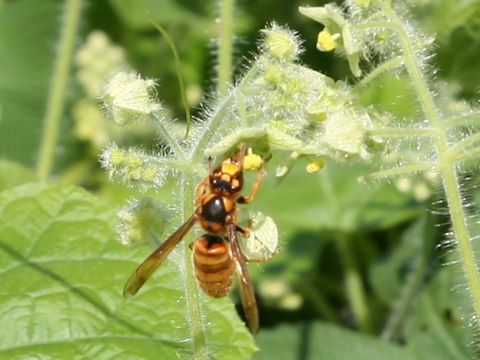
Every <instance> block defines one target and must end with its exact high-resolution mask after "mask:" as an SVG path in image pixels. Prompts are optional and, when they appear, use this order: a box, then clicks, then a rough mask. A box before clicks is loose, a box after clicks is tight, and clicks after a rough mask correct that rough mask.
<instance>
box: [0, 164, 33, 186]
mask: <svg viewBox="0 0 480 360" xmlns="http://www.w3.org/2000/svg"><path fill="white" fill-rule="evenodd" d="M36 180H37V179H36V177H35V175H34V174H33V173H32V172H31V171H30V170H29V169H27V168H25V167H23V166H22V165H20V164H18V163H14V162H11V161H7V160H0V191H3V190H5V189H9V188H12V187H14V186H17V185H22V184H25V183H28V182H32V181H36Z"/></svg>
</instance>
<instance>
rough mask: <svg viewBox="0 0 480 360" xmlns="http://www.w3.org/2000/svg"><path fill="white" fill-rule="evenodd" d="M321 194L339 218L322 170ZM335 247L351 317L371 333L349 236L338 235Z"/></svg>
mask: <svg viewBox="0 0 480 360" xmlns="http://www.w3.org/2000/svg"><path fill="white" fill-rule="evenodd" d="M322 187H323V192H324V193H325V194H326V201H327V203H328V205H329V208H330V209H331V212H332V214H333V217H334V218H335V219H340V218H341V213H340V211H341V209H340V207H339V202H338V201H337V199H336V198H335V197H334V194H335V192H334V191H333V186H332V180H331V177H330V176H329V174H328V171H327V170H324V176H323V177H322ZM335 240H336V246H337V248H338V252H339V254H340V259H341V262H342V265H343V269H344V272H345V280H346V286H347V297H348V301H349V303H350V306H351V308H352V312H353V315H354V317H355V320H356V322H357V325H358V327H359V328H360V329H361V330H362V331H364V332H367V333H370V332H372V330H373V327H372V324H371V322H370V312H369V309H368V306H367V300H366V295H365V289H364V287H363V282H362V277H361V274H360V271H359V268H358V264H357V263H356V261H355V256H354V252H353V250H352V244H351V236H350V235H348V234H345V233H339V234H337V236H336V237H335Z"/></svg>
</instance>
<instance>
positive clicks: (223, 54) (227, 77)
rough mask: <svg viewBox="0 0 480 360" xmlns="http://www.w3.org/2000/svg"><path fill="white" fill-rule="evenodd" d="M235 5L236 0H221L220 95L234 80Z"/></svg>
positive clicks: (218, 87) (219, 41)
mask: <svg viewBox="0 0 480 360" xmlns="http://www.w3.org/2000/svg"><path fill="white" fill-rule="evenodd" d="M233 7H234V0H221V1H220V28H219V29H218V31H219V36H220V37H219V39H218V70H217V75H218V84H217V91H218V95H219V96H220V97H222V96H225V95H226V94H227V91H228V86H229V84H231V82H232V49H233Z"/></svg>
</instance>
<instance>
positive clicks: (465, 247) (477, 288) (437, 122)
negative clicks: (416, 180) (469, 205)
mask: <svg viewBox="0 0 480 360" xmlns="http://www.w3.org/2000/svg"><path fill="white" fill-rule="evenodd" d="M385 10H386V12H387V13H388V15H389V17H390V18H391V20H392V21H391V26H393V27H394V28H396V31H397V35H398V38H399V40H400V44H401V47H402V49H403V52H404V57H405V67H406V69H407V71H408V74H409V76H410V78H411V79H412V82H413V86H414V88H415V91H416V93H417V96H418V98H419V100H420V103H421V104H422V109H423V113H424V115H425V118H426V119H427V121H428V122H429V124H430V126H432V127H434V128H437V129H438V130H439V131H440V134H439V136H438V137H437V138H436V139H435V140H436V141H435V145H436V149H437V155H438V164H439V170H440V172H441V174H442V177H443V186H444V189H445V195H446V199H447V203H448V205H449V209H450V217H451V221H452V228H453V231H454V233H455V236H456V239H457V242H458V248H459V251H460V257H461V262H462V265H463V269H464V272H465V276H466V279H467V283H468V288H469V291H470V295H471V297H472V300H473V306H474V311H475V318H476V319H477V321H478V319H480V275H479V272H478V267H477V263H476V261H475V254H474V251H473V247H472V243H471V241H470V236H469V233H468V228H467V220H466V217H465V213H464V209H463V204H462V198H461V194H460V186H459V183H458V176H457V171H456V170H457V169H456V165H455V156H451V152H450V151H449V149H448V137H447V132H446V130H447V129H446V127H445V126H444V125H445V123H443V122H442V121H441V119H440V116H439V114H438V112H437V110H436V106H435V103H434V99H433V95H432V93H431V92H430V91H429V89H428V86H427V82H426V79H425V77H424V76H423V73H422V70H421V66H420V62H419V60H418V58H417V57H416V55H415V52H414V50H413V48H414V46H413V44H412V43H411V40H410V38H409V36H408V34H407V32H406V30H405V29H404V28H403V26H402V25H401V20H400V19H399V18H398V17H397V15H396V14H395V13H394V12H393V11H392V10H391V9H390V8H386V9H385Z"/></svg>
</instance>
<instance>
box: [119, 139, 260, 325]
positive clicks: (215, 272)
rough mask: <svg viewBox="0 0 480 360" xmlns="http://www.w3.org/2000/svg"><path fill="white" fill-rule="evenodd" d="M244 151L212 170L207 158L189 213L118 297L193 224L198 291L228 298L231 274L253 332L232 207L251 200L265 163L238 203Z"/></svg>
mask: <svg viewBox="0 0 480 360" xmlns="http://www.w3.org/2000/svg"><path fill="white" fill-rule="evenodd" d="M245 150H246V145H242V146H241V147H240V149H239V150H238V151H237V152H236V153H235V155H233V156H232V157H229V158H227V159H225V160H223V161H222V163H221V164H220V166H218V167H217V168H215V169H213V167H212V158H209V175H208V176H207V177H205V178H204V179H203V180H202V181H201V182H200V183H199V184H198V186H197V190H196V195H195V200H194V204H195V206H196V210H195V212H194V213H193V215H192V216H191V217H190V218H189V219H188V220H187V221H186V222H185V223H184V224H183V225H182V226H180V227H179V228H178V229H177V230H176V231H175V232H174V233H173V234H172V235H171V236H170V237H169V238H168V239H167V240H166V241H165V242H164V243H163V244H161V245H160V246H159V247H158V248H157V249H156V250H155V251H154V252H153V253H152V254H151V255H150V256H149V257H148V258H147V259H146V260H145V261H144V262H143V263H142V264H141V265H140V266H139V267H138V268H137V269H136V270H135V272H134V273H133V274H132V275H131V276H130V278H129V279H128V281H127V283H126V284H125V288H124V290H123V296H124V297H129V296H130V295H134V294H136V293H137V291H138V290H139V289H140V288H141V287H142V286H143V284H144V283H145V282H146V281H147V280H148V278H149V277H150V276H151V275H152V274H153V273H154V272H155V270H156V269H157V268H158V267H159V266H160V265H161V264H162V262H163V261H164V260H165V258H166V257H167V256H168V255H169V254H170V253H171V252H172V250H173V249H174V248H175V247H176V246H177V245H178V243H179V242H180V241H181V240H182V239H183V237H184V236H185V235H186V234H187V233H188V232H189V231H190V229H191V228H192V227H193V225H194V224H195V223H196V222H199V224H200V226H201V227H202V228H203V229H204V230H205V231H207V233H206V234H204V235H202V236H201V237H199V238H198V239H196V240H195V241H194V242H193V244H192V245H191V248H192V250H193V263H194V268H195V276H196V278H197V281H198V283H199V285H200V287H201V288H202V289H203V290H204V291H205V292H206V293H207V294H208V295H210V296H213V297H223V296H225V295H227V294H228V293H229V292H230V290H231V287H232V281H233V275H234V274H236V275H237V279H238V283H239V292H240V299H241V302H242V306H243V310H244V314H245V318H246V321H247V324H248V327H249V329H250V331H251V332H252V333H256V332H257V331H258V326H259V321H258V309H257V303H256V300H255V294H254V291H253V285H252V281H251V280H250V276H249V275H248V272H247V267H246V261H247V260H246V258H245V256H244V254H243V252H242V250H241V248H240V245H239V242H238V238H237V233H240V234H242V235H243V236H248V235H249V231H248V230H245V229H243V228H241V227H240V226H239V225H237V221H238V209H237V206H236V205H237V204H248V203H249V202H251V201H252V199H253V198H254V197H255V195H256V193H257V191H258V189H259V187H260V182H261V179H262V167H263V164H264V163H265V161H266V160H265V159H262V165H261V166H260V167H259V168H258V169H257V173H256V179H255V182H254V183H253V185H252V187H251V190H250V194H249V195H248V196H247V197H244V196H242V195H241V191H242V188H243V160H244V157H245ZM265 260H266V259H265ZM256 261H258V260H256ZM260 261H262V260H260Z"/></svg>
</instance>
